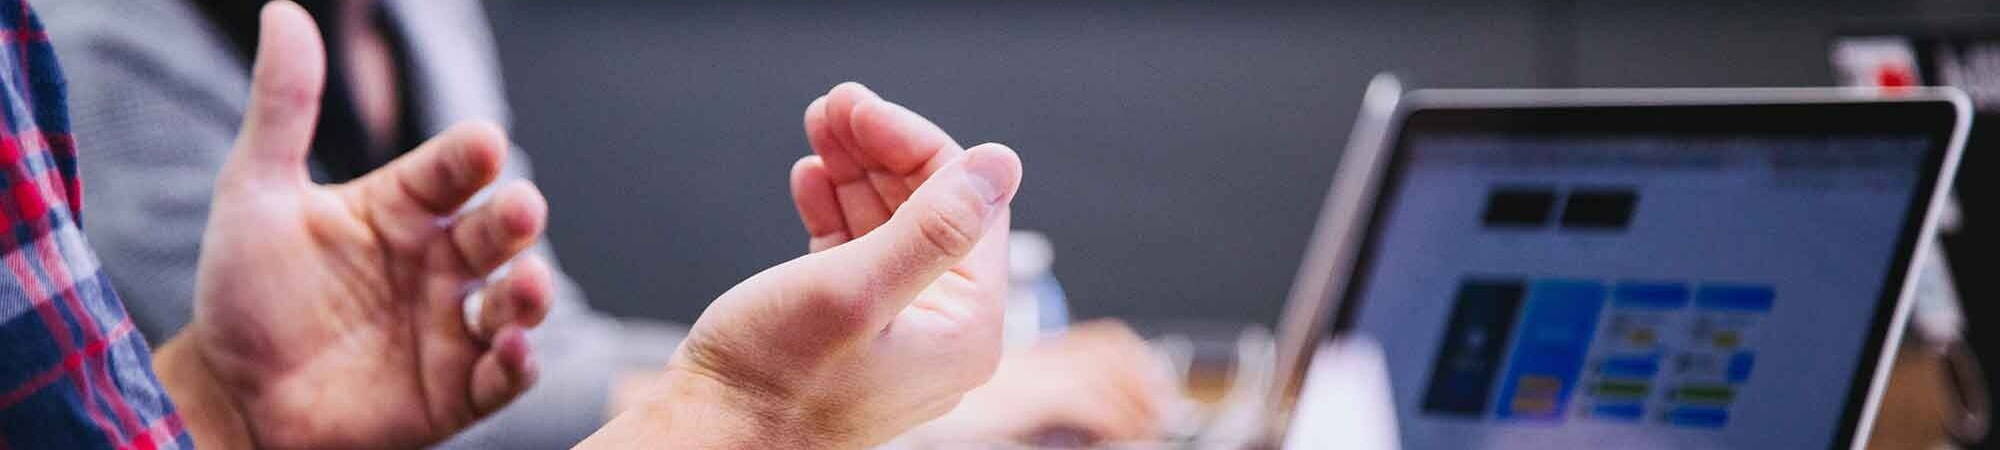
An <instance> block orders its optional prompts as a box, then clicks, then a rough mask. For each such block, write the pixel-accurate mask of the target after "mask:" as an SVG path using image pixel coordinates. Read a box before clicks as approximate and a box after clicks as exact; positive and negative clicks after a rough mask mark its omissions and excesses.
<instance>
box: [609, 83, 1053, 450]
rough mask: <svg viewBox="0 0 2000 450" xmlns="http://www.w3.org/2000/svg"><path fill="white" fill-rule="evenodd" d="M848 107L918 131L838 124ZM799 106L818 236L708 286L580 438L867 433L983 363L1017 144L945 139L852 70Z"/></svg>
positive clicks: (834, 438) (942, 405) (614, 441)
mask: <svg viewBox="0 0 2000 450" xmlns="http://www.w3.org/2000/svg"><path fill="white" fill-rule="evenodd" d="M857 114H858V115H864V116H868V115H874V114H885V115H887V116H886V117H891V118H894V120H890V121H881V122H874V121H868V123H880V124H883V125H889V126H894V127H919V128H924V129H927V130H930V131H931V132H928V133H916V134H912V133H906V132H905V131H907V130H876V129H867V128H854V127H851V126H850V123H849V122H848V118H851V117H854V116H855V115H857ZM806 117H807V118H806V126H807V129H808V134H809V135H810V137H811V140H812V144H813V149H814V151H815V152H817V153H819V155H820V156H819V157H818V158H808V159H807V160H805V161H804V162H801V163H800V164H799V165H798V166H797V167H795V169H794V171H793V183H794V189H795V191H797V192H801V194H800V197H801V198H807V199H810V200H809V201H802V202H801V203H800V206H801V207H802V209H804V210H805V211H803V213H804V215H805V217H806V221H807V222H808V224H809V226H811V227H813V233H812V234H813V236H814V237H813V240H812V247H813V249H814V250H816V251H815V252H814V253H812V254H810V255H806V256H804V257H801V258H798V259H794V260H792V261H789V262H786V263H784V264H781V265H778V266H777V267H773V268H771V269H769V270H765V271H764V272H762V273H759V274H757V275H756V276H752V277H751V278H750V279H748V280H746V281H744V282H743V283H742V284H739V285H737V286H736V287H735V288H732V289H730V290H729V291H728V292H726V293H723V294H722V296H721V297H720V298H717V299H716V300H715V302H714V303H713V304H711V305H710V306H709V308H708V310H707V311H705V312H703V313H702V317H701V319H700V320H698V321H696V322H695V325H694V328H693V329H692V330H691V332H690V335H689V337H688V339H687V340H686V341H684V342H683V343H682V345H681V348H680V351H679V352H678V353H677V354H676V356H675V359H674V360H673V361H672V362H671V363H669V365H668V368H667V371H666V375H665V377H664V381H663V385H662V386H663V389H661V391H662V394H661V396H660V398H659V399H657V400H656V401H654V402H652V403H650V404H647V405H642V406H639V407H635V408H633V409H631V410H628V411H627V412H626V413H625V414H623V415H621V416H620V417H619V418H617V419H616V420H614V421H613V422H612V423H611V424H610V425H608V426H607V427H606V428H605V429H604V430H601V431H599V433H598V434H597V435H595V436H592V438H591V439H590V440H587V441H585V442H584V446H586V447H596V446H602V447H657V446H663V445H664V446H677V447H687V448H701V447H704V446H721V447H741V448H859V447H865V446H868V445H873V444H877V443H881V442H883V441H886V440H888V439H889V438H891V437H894V436H895V435H897V434H899V433H901V432H903V431H904V430H908V429H909V428H911V427H913V426H915V425H917V424H919V423H922V422H924V421H927V420H930V419H932V418H935V417H937V416H939V415H942V414H944V413H945V412H946V411H949V410H951V408H952V407H953V406H954V405H956V404H957V403H958V400H959V398H960V396H962V395H963V394H964V393H965V392H966V391H967V390H969V389H971V388H973V387H974V386H978V385H979V384H981V383H983V382H985V381H986V379H987V378H988V377H990V376H991V375H992V373H993V370H994V367H995V365H996V364H997V361H998V360H999V354H1000V321H1001V313H1002V311H1001V302H1002V299H1003V298H1004V297H1005V296H1006V290H1007V253H1006V252H1007V230H1008V204H1009V203H1010V202H1012V201H1013V198H1014V192H1015V190H1016V189H1017V188H1018V187H1019V185H1020V180H1021V178H1020V177H1021V165H1020V160H1019V157H1018V156H1016V155H1015V154H1014V152H1013V150H1010V149H1008V148H1007V147H1004V146H1001V145H998V144H987V145H981V146H978V147H974V148H972V149H971V150H960V149H959V147H958V146H957V145H956V144H954V143H952V142H951V140H950V138H949V137H946V136H944V134H943V132H942V131H937V130H936V127H935V126H933V125H930V123H929V121H926V120H923V118H922V117H920V116H917V115H916V114H915V113H912V112H909V111H908V110H906V109H903V108H902V107H900V106H896V105H894V104H891V103H888V102H886V101H883V100H881V99H880V98H877V97H875V96H874V94H872V93H868V92H867V90H866V89H864V88H862V87H860V85H854V84H848V85H842V86H841V87H837V88H835V89H834V91H833V92H832V93H830V94H829V95H828V96H827V97H825V98H822V99H820V100H817V101H814V102H813V104H812V106H811V107H809V109H808V111H807V113H806ZM862 122H863V121H854V122H852V123H862ZM838 129H845V130H846V131H838ZM912 135H915V136H918V137H921V138H922V139H921V140H911V141H904V138H905V137H908V136H912ZM877 138H883V139H887V140H891V141H894V142H892V143H891V142H887V141H880V140H877ZM911 145H915V146H919V147H929V151H923V152H914V151H907V148H909V146H911Z"/></svg>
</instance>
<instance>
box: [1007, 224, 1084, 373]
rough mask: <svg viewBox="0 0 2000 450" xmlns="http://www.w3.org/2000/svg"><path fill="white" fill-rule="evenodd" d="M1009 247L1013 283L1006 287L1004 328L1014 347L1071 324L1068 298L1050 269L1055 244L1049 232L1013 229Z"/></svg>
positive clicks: (1008, 340)
mask: <svg viewBox="0 0 2000 450" xmlns="http://www.w3.org/2000/svg"><path fill="white" fill-rule="evenodd" d="M1007 246H1008V252H1009V255H1008V272H1009V275H1010V276H1009V278H1010V280H1011V283H1012V286H1010V289H1008V290H1007V317H1006V322H1005V324H1004V325H1003V327H1004V329H1005V330H1006V331H1005V333H1006V342H1007V346H1008V347H1009V348H1014V347H1019V346H1021V345H1026V344H1028V343H1032V342H1034V341H1035V339H1036V338H1038V337H1040V336H1041V335H1042V334H1043V333H1047V332H1053V331H1060V330H1062V329H1063V328H1064V327H1068V326H1069V300H1068V298H1067V297H1065V296H1064V295H1063V290H1062V284H1060V283H1057V282H1056V276H1055V273H1054V272H1052V271H1051V270H1050V269H1051V268H1052V267H1054V264H1055V246H1054V245H1053V244H1051V243H1050V242H1049V237H1048V236H1047V235H1044V234H1042V233H1040V232H1036V231H1030V230H1014V231H1013V234H1012V237H1011V238H1010V239H1008V241H1007Z"/></svg>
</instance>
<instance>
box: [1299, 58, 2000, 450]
mask: <svg viewBox="0 0 2000 450" xmlns="http://www.w3.org/2000/svg"><path fill="white" fill-rule="evenodd" d="M1969 120H1970V115H1969V111H1968V107H1967V103H1966V100H1965V98H1964V96H1963V95H1962V94H1960V93H1958V92H1957V91H1955V90H1951V89H1923V88H1915V89H1900V90H1894V91H1885V90H1865V89H1834V88H1829V89H1643V90H1429V91H1415V92H1409V93H1404V92H1402V91H1401V89H1400V87H1399V86H1398V85H1397V83H1395V81H1394V80H1393V79H1390V78H1378V80H1377V81H1376V82H1375V83H1372V84H1371V86H1370V88H1369V93H1368V95H1367V96H1366V100H1365V102H1364V105H1363V108H1362V114H1361V119H1360V121H1359V123H1358V124H1357V126H1356V128H1355V131H1354V134H1353V137H1352V139H1351V142H1350V147H1349V149H1348V150H1347V153H1346V154H1345V155H1344V156H1343V158H1342V161H1341V165H1340V167H1339V172H1338V175H1337V176H1336V177H1335V179H1334V185H1333V187H1332V189H1331V192H1330V194H1329V196H1328V199H1327V201H1326V204H1325V206H1324V209H1323V210H1322V217H1321V218H1320V222H1319V225H1318V227H1317V229H1316V231H1315V234H1314V236H1313V237H1312V239H1311V242H1310V243H1309V244H1308V245H1309V248H1308V250H1307V253H1306V257H1305V260H1304V262H1303V264H1302V265H1301V269H1300V274H1299V276H1298V278H1297V280H1296V283H1295V285H1294V287H1293V290H1292V294H1291V297H1290V298H1289V300H1288V302H1289V303H1288V305H1287V310H1286V315H1285V319H1284V320H1285V322H1284V323H1282V324H1281V327H1280V342H1279V345H1280V355H1279V357H1280V367H1279V377H1280V379H1279V380H1278V382H1277V383H1276V385H1277V386H1276V388H1275V389H1274V393H1273V397H1272V401H1271V407H1272V409H1271V411H1270V412H1271V419H1272V420H1271V421H1270V423H1271V424H1272V426H1271V428H1270V430H1268V434H1269V436H1267V439H1268V440H1267V442H1270V443H1279V442H1284V436H1286V435H1287V433H1289V432H1296V431H1298V430H1299V429H1302V428H1312V427H1325V426H1337V424H1328V423H1316V422H1314V420H1315V418H1314V417H1309V416H1306V415H1296V414H1294V412H1295V411H1298V410H1299V406H1300V402H1301V400H1300V398H1301V392H1306V391H1311V390H1312V389H1313V388H1314V387H1313V386H1312V381H1310V379H1309V378H1308V377H1307V376H1306V374H1307V373H1308V372H1310V371H1311V368H1312V367H1313V365H1314V363H1315V361H1314V359H1315V357H1314V355H1315V353H1316V352H1317V350H1318V349H1321V348H1324V347H1325V346H1327V345H1328V343H1330V342H1339V341H1342V340H1355V339H1359V340H1366V341H1370V342H1373V343H1374V345H1377V346H1379V350H1380V351H1379V354H1381V355H1383V356H1382V357H1381V360H1382V368H1381V369H1382V370H1383V371H1384V372H1385V373H1386V377H1384V378H1385V379H1386V380H1387V381H1386V383H1385V384H1386V385H1387V386H1386V390H1387V393H1388V395H1387V398H1388V403H1390V404H1391V405H1392V407H1393V408H1392V409H1393V411H1394V412H1393V414H1394V416H1395V417H1394V419H1395V424H1396V426H1395V428H1396V431H1395V434H1396V437H1397V439H1396V440H1397V441H1398V442H1399V443H1400V446H1401V447H1403V448H1409V449H1433V448H1449V449H1458V448H1494V449H1510V448H1536V449H1543V448H1608V447H1616V448H1836V447H1838V448H1860V447H1862V446H1863V444H1864V443H1865V442H1864V441H1865V440H1866V439H1867V436H1868V432H1869V425H1870V423H1871V422H1872V420H1873V412H1874V409H1875V405H1876V404H1877V402H1878V400H1879V398H1880V396H1881V392H1882V386H1883V385H1884V384H1885V381H1886V378H1887V376H1888V370H1889V365H1890V362H1891V360H1892V358H1893V357H1894V353H1895V349H1896V346H1897V340H1898V337H1899V336H1900V335H1901V332H1900V331H1901V328H1902V327H1903V323H1904V321H1905V319H1906V316H1907V313H1908V308H1907V305H1908V302H1907V301H1906V299H1907V298H1908V297H1910V294H1911V292H1910V291H1911V288H1912V286H1913V284H1914V283H1913V282H1912V280H1911V278H1912V270H1911V268H1912V267H1913V266H1914V264H1915V263H1916V262H1917V261H1915V260H1916V259H1917V258H1919V256H1918V255H1920V252H1919V251H1918V250H1919V247H1920V246H1921V245H1925V243H1928V242H1930V241H1931V240H1930V235H1931V234H1932V233H1933V227H1934V223H1933V222H1934V218H1935V217H1936V216H1937V212H1938V210H1939V209H1940V205H1941V203H1942V202H1941V195H1939V193H1940V192H1941V190H1942V189H1944V188H1945V187H1947V186H1949V185H1950V183H1951V176H1952V173H1953V170H1954V168H1955V166H1956V164H1957V161H1958V159H1959V151H1960V148H1961V147H1962V146H1963V143H1964V140H1965V135H1966V131H1967V129H1968V127H1969ZM1310 401H1322V400H1320V399H1314V400H1310Z"/></svg>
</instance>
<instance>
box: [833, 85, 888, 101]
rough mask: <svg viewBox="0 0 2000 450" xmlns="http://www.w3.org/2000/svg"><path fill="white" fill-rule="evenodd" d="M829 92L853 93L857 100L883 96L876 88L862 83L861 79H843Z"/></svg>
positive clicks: (836, 93)
mask: <svg viewBox="0 0 2000 450" xmlns="http://www.w3.org/2000/svg"><path fill="white" fill-rule="evenodd" d="M827 92H828V94H829V95H851V96H854V97H853V98H854V99H856V100H860V99H868V98H881V95H878V94H876V93H875V90H873V89H869V88H868V86H867V85H864V84H861V82H859V81H842V82H840V84H836V85H834V86H833V89H832V90H829V91H827Z"/></svg>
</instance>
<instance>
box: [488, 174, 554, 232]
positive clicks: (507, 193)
mask: <svg viewBox="0 0 2000 450" xmlns="http://www.w3.org/2000/svg"><path fill="white" fill-rule="evenodd" d="M496 198H498V199H499V201H500V202H501V204H502V205H504V206H503V208H504V209H502V210H501V213H500V214H501V219H500V223H501V227H503V228H504V231H505V232H506V233H507V234H508V235H509V236H534V235H538V234H541V232H542V227H543V226H544V225H546V224H547V223H548V216H549V203H548V199H547V198H545V197H543V196H542V191H541V189H539V188H536V187H535V184H534V183H531V182H529V181H528V180H515V181H513V182H510V183H508V184H507V186H506V187H503V188H501V191H500V193H499V194H498V195H497V196H496Z"/></svg>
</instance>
